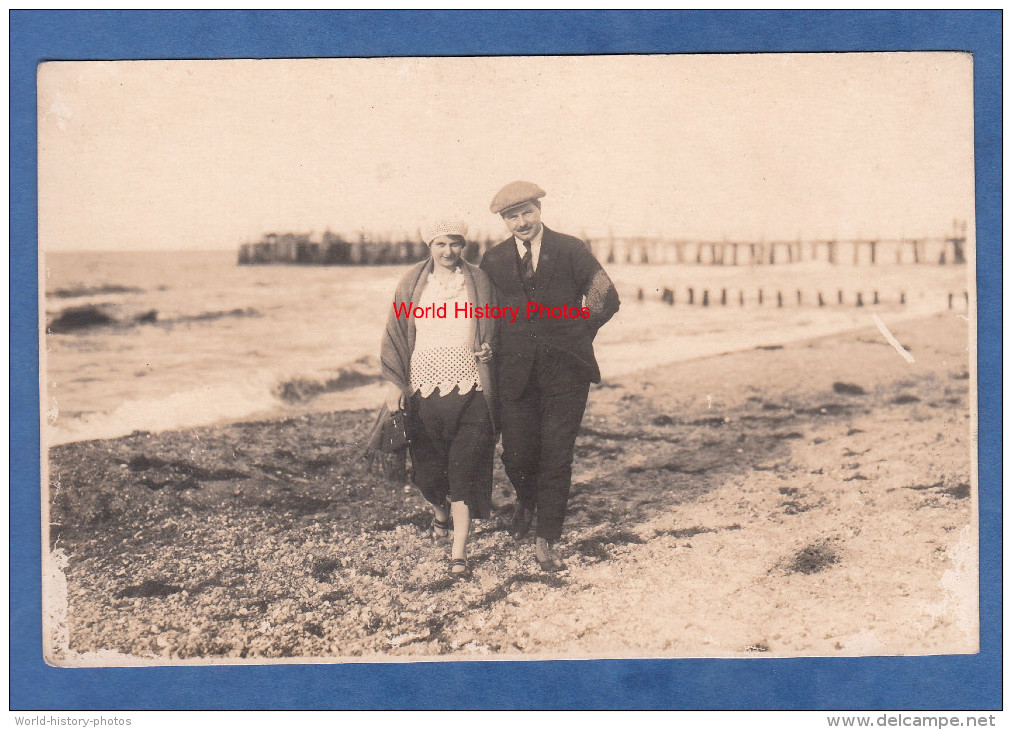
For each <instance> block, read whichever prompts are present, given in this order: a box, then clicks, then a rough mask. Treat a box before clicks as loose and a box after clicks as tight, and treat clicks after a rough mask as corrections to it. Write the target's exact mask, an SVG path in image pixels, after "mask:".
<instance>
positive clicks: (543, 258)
mask: <svg viewBox="0 0 1012 730" xmlns="http://www.w3.org/2000/svg"><path fill="white" fill-rule="evenodd" d="M519 262H520V257H519V255H518V253H517V246H516V241H515V239H514V238H513V237H512V236H511V237H510V238H508V239H506V240H505V241H503V242H502V243H500V244H498V245H496V246H494V247H493V248H491V249H489V250H488V251H487V252H486V253H485V256H484V258H483V259H482V261H481V269H482V270H483V271H484V272H485V273H486V274H488V276H489V278H490V279H492V284H493V285H494V286H495V289H496V303H497V304H498V305H499V306H509V307H519V314H518V315H517V318H516V321H515V322H513V323H510V321H509V320H499V330H498V347H497V352H496V360H497V361H498V370H499V388H500V395H502V396H503V397H506V398H517V397H519V396H520V394H521V393H522V392H523V390H524V388H525V387H526V386H527V382H528V380H529V379H530V374H531V368H532V366H533V364H534V359H535V357H536V355H537V353H538V352H539V349H540V351H541V352H543V353H548V354H549V356H551V357H554V358H558V360H559V361H560V363H561V364H563V365H564V366H565V367H566V368H567V369H568V371H569V373H570V375H571V376H573V377H576V378H577V379H578V380H579V379H582V380H583V382H591V383H599V382H600V381H601V371H600V370H599V369H598V366H597V360H596V359H595V358H594V337H595V336H596V335H597V331H598V329H600V327H601V326H602V325H603V324H604V323H605V322H607V321H608V320H609V319H611V317H612V315H614V314H615V312H617V311H618V308H619V298H618V292H616V291H615V286H614V285H613V284H612V282H611V279H609V278H608V275H607V274H606V273H605V271H604V269H603V268H601V264H599V263H598V261H597V259H595V258H594V255H593V254H592V253H591V252H590V249H589V248H588V247H587V244H585V243H584V242H583V241H581V240H580V239H578V238H574V237H573V236H567V235H565V234H563V233H556V232H555V231H552V230H550V229H549V228H548V227H547V226H546V227H545V229H544V234H543V236H542V239H541V255H540V257H539V258H538V268H537V270H536V271H535V273H534V286H533V294H532V296H531V298H530V300H528V295H527V292H526V291H525V290H524V286H523V283H522V281H521V279H520V269H519ZM528 301H533V302H538V303H541V304H543V305H544V306H545V307H551V308H557V307H562V306H563V305H568V306H569V307H571V308H576V309H579V308H581V307H587V308H588V309H589V310H590V317H589V318H586V319H583V318H579V319H561V318H560V319H551V318H549V317H547V316H546V317H539V316H538V315H537V314H535V313H532V314H531V317H530V318H529V319H528V317H527V303H528Z"/></svg>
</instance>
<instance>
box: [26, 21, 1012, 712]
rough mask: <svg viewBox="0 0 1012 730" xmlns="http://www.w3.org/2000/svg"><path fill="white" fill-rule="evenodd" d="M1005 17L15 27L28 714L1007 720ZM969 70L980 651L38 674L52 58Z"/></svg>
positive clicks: (43, 670)
mask: <svg viewBox="0 0 1012 730" xmlns="http://www.w3.org/2000/svg"><path fill="white" fill-rule="evenodd" d="M1001 21H1002V16H1001V11H997V10H993V11H957V12H928V11H910V12H896V11H818V12H803V11H792V12H772V11H770V12H766V11H763V12H732V11H696V12H675V11H650V12H640V11H637V12H629V11H614V12H601V11H571V12H559V11H545V12H534V11H514V12H499V11H463V12H462V11H457V12H450V11H424V12H421V11H419V12H415V11H411V12H379V11H369V12H338V11H320V12H290V11H289V12H284V11H277V12H251V11H215V12H208V11H151V12H147V11H145V12H138V11H102V12H91V11H74V12H70V11H11V14H10V54H11V59H10V104H11V130H10V141H11V162H10V175H11V191H10V205H11V230H10V244H11V253H10V276H11V291H10V305H11V330H10V332H11V376H10V380H11V405H10V408H11V413H10V415H11V498H10V509H11V514H10V556H11V557H10V560H11V564H10V569H11V579H10V587H11V603H10V622H11V644H10V646H11V650H10V651H11V667H10V668H11V678H10V697H11V699H10V706H11V709H19V710H147V709H353V708H356V709H368V708H401V709H421V708H440V707H452V708H484V709H494V708H542V709H551V708H557V709H567V708H568V709H576V708H583V709H595V708H599V709H606V708H607V709H619V708H627V709H633V708H642V709H782V710H783V709H809V710H820V709H826V710H830V709H834V710H843V709H849V710H875V709H891V710H911V709H919V710H931V709H938V710H941V709H946V710H983V709H1000V708H1001V450H1000V449H1001V391H1000V383H1001V177H1000V176H1001ZM850 50H854V51H857V50H862V51H887V50H964V51H970V52H972V53H973V54H974V107H975V142H974V145H975V154H976V181H977V285H978V297H979V298H978V307H979V321H978V327H979V333H980V335H979V336H980V342H979V345H978V383H979V394H980V423H981V424H985V426H984V427H983V428H981V429H980V548H981V560H980V572H981V575H980V578H981V580H980V585H981V605H980V609H981V611H980V619H981V651H980V653H979V654H977V655H974V656H940V657H919V658H867V659H752V660H747V659H739V660H636V661H634V660H621V661H618V660H616V661H566V662H536V663H532V662H485V663H480V662H475V663H456V662H452V663H429V664H347V665H308V666H307V665H301V666H300V665H289V666H261V667H189V668H182V667H180V668H134V669H56V668H53V667H49V666H46V665H45V664H44V663H43V661H42V654H41V645H42V630H41V595H40V573H41V567H40V565H41V562H40V560H41V558H40V551H39V546H40V545H41V534H40V521H41V520H40V505H39V483H40V482H39V480H40V467H39V456H38V455H39V389H38V339H37V337H38V311H37V268H36V266H37V260H36V246H37V223H36V220H37V198H36V173H37V166H36V128H35V122H36V110H35V98H36V97H35V93H36V87H35V70H36V65H37V64H38V63H39V62H41V61H44V60H71V59H128V58H226V57H312V56H332V57H333V56H338V57H340V56H414V55H420V56H438V55H532V54H588V53H686V52H749V51H758V52H762V51H850Z"/></svg>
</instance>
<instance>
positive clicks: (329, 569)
mask: <svg viewBox="0 0 1012 730" xmlns="http://www.w3.org/2000/svg"><path fill="white" fill-rule="evenodd" d="M340 569H341V561H340V560H336V559H334V558H317V559H316V560H314V561H313V567H312V569H311V571H310V573H311V574H312V576H313V578H315V579H316V580H318V581H320V582H321V583H326V582H328V581H327V578H329V577H330V575H331V574H332V573H334V572H335V571H338V570H340ZM327 595H328V596H329V595H330V594H329V593H328V594H327ZM321 600H331V599H328V598H326V597H324V598H322V599H321Z"/></svg>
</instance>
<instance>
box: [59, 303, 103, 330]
mask: <svg viewBox="0 0 1012 730" xmlns="http://www.w3.org/2000/svg"><path fill="white" fill-rule="evenodd" d="M115 321H116V320H115V319H113V318H112V317H111V316H109V315H108V314H107V313H106V312H104V311H103V310H102V309H101V308H100V307H96V306H94V305H92V304H87V305H85V306H83V307H67V308H66V309H64V310H63V311H62V312H60V314H59V315H57V316H56V318H54V319H53V321H52V322H50V323H49V326H48V327H47V328H46V331H47V332H49V333H50V334H54V335H60V334H65V333H67V332H76V331H78V330H84V329H90V328H92V327H103V326H107V325H111V324H113V323H115Z"/></svg>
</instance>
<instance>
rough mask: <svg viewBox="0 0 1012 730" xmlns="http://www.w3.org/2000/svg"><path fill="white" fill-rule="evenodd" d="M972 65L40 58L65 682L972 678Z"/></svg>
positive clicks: (44, 385)
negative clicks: (382, 676)
mask: <svg viewBox="0 0 1012 730" xmlns="http://www.w3.org/2000/svg"><path fill="white" fill-rule="evenodd" d="M973 135H974V127H973V60H972V57H971V56H970V55H969V54H966V53H955V52H908V53H827V54H818V53H798V54H727V55H722V54H700V55H642V56H623V55H615V56H551V57H538V56H525V57H466V58H465V57H459V58H371V59H287V60H285V59H272V60H252V59H250V60H194V61H185V60H169V61H75V62H63V61H61V62H48V63H44V64H41V65H40V66H39V69H38V154H39V157H38V175H39V192H38V201H39V297H40V302H39V311H40V322H39V333H40V335H39V336H40V354H41V367H40V381H41V382H40V388H41V390H40V393H41V407H42V414H41V415H42V464H43V490H42V494H41V495H40V498H41V500H42V514H43V530H42V533H43V543H44V544H43V546H42V549H43V576H42V581H43V610H44V616H43V628H44V635H43V642H44V655H45V658H46V661H47V662H49V663H50V664H53V665H57V666H84V667H87V666H112V665H121V666H137V665H148V664H158V665H164V664H188V663H189V664H209V663H222V664H243V663H266V662H361V661H367V662H385V661H445V660H476V659H511V660H525V659H531V660H543V659H561V658H565V659H595V658H616V657H621V658H645V657H719V658H742V659H748V658H751V659H759V658H763V657H794V656H826V657H834V656H841V657H852V656H894V655H927V654H968V653H975V652H977V651H978V647H979V612H978V578H977V576H978V565H979V560H978V519H977V481H976V461H977V455H976V430H975V424H976V412H977V411H976V409H977V402H976V359H975V344H976V336H977V333H976V329H975V327H976V324H975V323H976V298H975V283H974V261H975V246H974V160H973V150H974V147H973Z"/></svg>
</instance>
